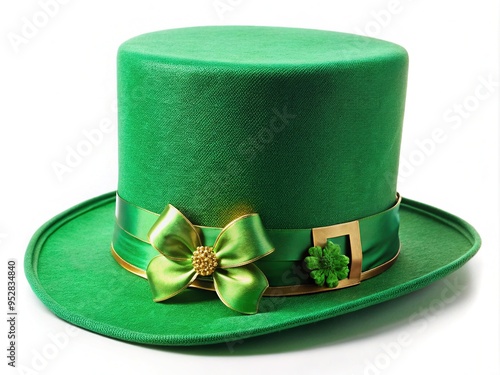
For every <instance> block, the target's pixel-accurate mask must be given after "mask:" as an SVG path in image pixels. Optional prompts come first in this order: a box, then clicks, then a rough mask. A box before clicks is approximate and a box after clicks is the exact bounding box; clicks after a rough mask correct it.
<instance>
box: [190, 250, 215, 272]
mask: <svg viewBox="0 0 500 375" xmlns="http://www.w3.org/2000/svg"><path fill="white" fill-rule="evenodd" d="M192 262H193V268H194V270H195V271H196V273H198V274H199V275H201V276H210V275H211V274H213V273H214V272H215V269H216V268H217V266H218V265H219V263H218V262H217V257H216V256H215V253H214V249H213V247H211V246H198V247H197V248H196V250H195V251H194V252H193V258H192Z"/></svg>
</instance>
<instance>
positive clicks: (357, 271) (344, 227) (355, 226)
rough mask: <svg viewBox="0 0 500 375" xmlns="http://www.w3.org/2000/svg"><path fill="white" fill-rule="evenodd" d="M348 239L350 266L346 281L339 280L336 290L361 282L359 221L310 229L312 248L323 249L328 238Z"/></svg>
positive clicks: (361, 250) (361, 261) (361, 254)
mask: <svg viewBox="0 0 500 375" xmlns="http://www.w3.org/2000/svg"><path fill="white" fill-rule="evenodd" d="M343 236H348V237H349V243H350V245H351V257H350V258H351V262H350V263H351V264H350V267H349V276H348V278H347V279H344V280H340V282H339V285H338V286H337V288H344V287H346V286H352V285H357V284H359V283H360V282H361V266H362V263H363V249H362V248H361V236H360V233H359V221H357V220H356V221H350V222H348V223H342V224H335V225H330V226H327V227H318V228H312V238H313V244H314V246H321V247H325V246H326V242H327V241H328V239H329V238H336V237H343Z"/></svg>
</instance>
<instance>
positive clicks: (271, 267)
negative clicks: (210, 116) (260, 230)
mask: <svg viewBox="0 0 500 375" xmlns="http://www.w3.org/2000/svg"><path fill="white" fill-rule="evenodd" d="M399 202H400V198H399V199H398V200H397V202H396V203H395V204H394V205H393V206H392V207H390V208H388V209H387V210H386V211H383V212H380V213H378V214H375V215H373V216H369V217H365V218H361V219H359V220H357V221H358V223H359V235H360V238H361V247H362V264H361V269H362V272H363V273H362V275H361V279H362V280H363V279H365V278H368V277H371V276H372V275H375V274H377V273H378V272H372V271H374V270H377V269H380V268H384V266H385V265H387V264H392V261H394V260H395V257H396V256H397V255H398V252H399V248H400V241H399V236H398V230H399ZM159 216H160V215H159V214H157V213H154V212H151V211H148V210H145V209H143V208H141V207H138V206H136V205H134V204H131V203H130V202H127V201H125V200H124V199H122V198H121V197H120V196H118V195H117V206H116V225H115V231H114V237H113V244H112V246H113V251H114V255H115V258H117V260H119V261H120V262H121V264H122V265H125V264H126V265H127V267H126V268H127V269H129V270H130V271H132V272H134V273H136V274H138V275H140V276H143V277H145V276H146V272H145V271H146V269H147V268H148V265H149V263H150V262H151V260H152V259H153V258H154V257H156V256H158V251H157V250H156V249H155V248H154V247H153V246H151V244H150V242H149V240H148V232H149V231H150V229H151V228H152V227H153V225H154V224H155V223H156V222H157V220H158V218H159ZM194 227H195V228H196V230H197V231H199V233H200V237H202V238H203V241H204V243H203V245H204V246H213V245H214V243H215V241H216V239H217V237H218V236H219V235H220V233H221V230H222V229H221V228H214V227H202V226H194ZM312 230H313V229H312V228H311V229H266V233H267V236H268V238H269V240H270V242H271V243H272V244H273V245H274V248H275V251H274V252H272V253H271V254H268V255H267V256H265V258H262V259H258V260H257V261H255V262H254V263H253V264H255V265H256V266H257V267H258V268H259V269H260V270H261V271H262V272H263V273H264V274H265V276H266V277H267V279H268V281H269V285H270V286H271V287H270V288H269V290H268V292H266V294H268V293H269V291H273V294H274V295H279V294H280V293H281V291H283V294H285V295H291V294H302V293H311V292H316V291H323V290H324V289H321V290H320V289H318V288H316V286H315V285H314V284H313V283H312V280H311V279H310V278H309V274H308V273H307V272H306V271H305V270H304V267H303V266H302V262H303V260H304V258H305V257H306V256H307V255H308V253H307V251H308V249H309V248H310V247H311V246H313V245H315V244H314V243H313V240H312ZM329 240H330V241H331V242H333V243H335V244H338V245H339V246H340V247H341V249H342V253H343V254H345V255H348V256H349V255H350V254H349V252H350V243H349V239H348V236H340V237H335V238H329ZM364 275H370V276H366V277H363V276H364ZM195 286H196V285H195ZM197 286H199V287H206V288H212V287H211V285H210V282H208V283H203V282H202V280H200V283H199V284H198V285H197ZM296 286H300V287H298V288H297V287H296ZM287 287H288V288H295V289H291V291H290V290H287V291H286V292H284V291H285V290H286V288H287ZM301 287H304V288H306V289H307V290H306V289H304V288H301ZM308 290H309V291H308ZM266 294H265V295H266Z"/></svg>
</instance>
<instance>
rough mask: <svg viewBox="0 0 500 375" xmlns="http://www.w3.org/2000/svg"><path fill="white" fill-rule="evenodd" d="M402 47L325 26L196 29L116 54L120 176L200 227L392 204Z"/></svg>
mask: <svg viewBox="0 0 500 375" xmlns="http://www.w3.org/2000/svg"><path fill="white" fill-rule="evenodd" d="M407 65H408V58H407V54H406V51H405V50H404V49H403V48H402V47H400V46H397V45H395V44H392V43H389V42H384V41H381V40H376V39H372V38H367V37H362V36H356V35H350V34H343V33H335V32H329V31H320V30H305V29H289V28H274V27H246V26H245V27H244V26H230V27H196V28H185V29H174V30H168V31H161V32H155V33H150V34H145V35H141V36H139V37H136V38H133V39H131V40H129V41H127V42H125V43H124V44H123V45H122V46H121V47H120V49H119V53H118V99H119V184H118V193H119V194H120V196H122V198H124V199H125V200H127V201H129V202H131V203H133V204H135V205H138V206H140V207H143V208H145V209H148V210H150V211H154V212H161V211H162V210H163V208H164V207H165V206H166V205H167V204H169V203H170V204H173V205H174V206H176V207H177V208H179V209H180V210H181V211H182V212H184V213H185V214H186V216H188V217H189V218H190V220H191V221H192V222H193V223H195V224H197V225H204V226H216V227H222V226H224V225H225V224H227V223H228V222H229V221H231V220H232V219H234V218H235V217H237V216H239V215H242V214H245V213H251V212H258V213H259V214H260V215H261V217H262V219H263V221H264V224H265V226H266V227H267V228H311V227H318V226H325V225H331V224H336V223H339V222H346V221H350V220H354V219H358V218H361V217H365V216H368V215H372V214H375V213H377V212H381V211H383V210H385V209H387V208H388V207H390V206H391V205H393V204H394V201H395V195H396V176H397V169H398V161H399V148H400V141H401V128H402V120H403V112H404V100H405V91H406V76H407Z"/></svg>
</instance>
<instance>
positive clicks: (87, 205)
mask: <svg viewBox="0 0 500 375" xmlns="http://www.w3.org/2000/svg"><path fill="white" fill-rule="evenodd" d="M114 202H115V193H114V192H113V193H110V194H107V195H104V196H101V197H97V198H95V199H93V200H90V201H87V202H84V203H81V204H80V205H78V206H76V207H74V208H72V209H70V210H68V211H66V212H63V213H61V214H60V215H58V216H57V217H55V218H53V219H52V220H50V221H49V222H48V223H46V224H45V225H44V226H43V227H41V228H40V229H39V230H38V232H37V233H36V234H35V235H34V236H33V238H32V240H31V242H30V244H29V247H28V250H27V252H26V256H25V262H24V265H25V273H26V277H27V278H28V281H29V283H30V284H31V286H32V288H33V290H34V292H35V293H36V294H37V295H38V297H39V298H40V299H41V300H42V301H43V303H44V304H45V305H46V306H47V307H48V308H49V309H50V310H51V311H53V312H54V313H55V314H56V315H57V316H59V317H61V318H62V319H65V320H67V321H69V322H71V323H73V324H75V325H77V326H80V327H83V328H86V329H88V330H91V331H94V332H97V333H100V334H103V335H106V336H110V337H114V338H118V339H121V340H126V341H132V342H139V343H149V344H156V345H195V344H211V343H218V342H227V341H230V340H240V339H244V338H246V337H251V336H257V335H262V334H265V333H269V332H275V331H278V330H282V329H285V328H291V327H295V326H299V325H303V324H307V323H311V322H315V321H319V320H322V319H326V318H331V317H334V316H337V315H340V314H345V313H348V312H351V311H355V310H358V309H361V308H364V307H367V306H370V305H373V304H376V303H379V302H383V301H386V300H389V299H392V298H396V297H398V296H401V295H404V294H407V293H410V292H412V291H414V290H417V289H419V288H422V287H424V286H426V285H428V284H430V283H431V282H433V281H435V280H437V279H439V278H442V277H444V276H446V275H448V274H449V273H450V272H452V271H454V270H456V269H457V268H459V267H460V266H462V265H463V264H464V263H465V262H466V261H467V260H469V259H470V258H471V257H472V256H473V255H474V254H475V253H476V252H477V250H478V248H479V245H480V239H479V236H478V234H477V233H476V231H475V230H474V229H473V228H472V227H471V226H470V225H469V224H467V223H466V222H464V221H463V220H461V219H459V218H457V217H455V216H453V215H450V214H448V213H445V212H443V211H440V210H438V209H436V208H433V207H430V206H426V205H424V204H422V203H418V202H414V201H411V200H408V199H403V202H402V204H401V210H400V215H401V227H400V237H401V241H402V247H403V249H402V252H401V255H400V256H399V258H398V260H397V262H396V263H395V264H394V265H393V266H392V267H391V268H390V269H389V270H387V271H386V272H384V273H383V274H381V275H379V276H377V277H374V278H372V279H369V280H366V281H363V282H362V283H361V284H360V285H358V286H355V287H352V288H346V289H341V290H337V291H333V292H328V293H318V294H311V295H304V296H296V297H280V298H273V297H263V298H262V301H261V304H260V312H259V314H256V315H241V314H239V313H237V312H234V311H232V310H230V309H228V308H227V307H225V306H224V305H223V304H221V303H220V301H219V300H218V298H217V295H216V294H215V293H213V292H207V291H203V290H195V289H189V290H186V291H185V292H184V293H182V294H181V295H178V296H177V297H176V298H175V299H172V300H170V301H167V302H164V303H155V302H153V301H152V299H151V292H150V290H149V286H148V282H147V281H146V280H144V279H143V278H141V277H138V276H136V275H133V274H131V273H130V272H128V271H126V270H125V269H123V268H122V267H121V266H120V265H118V264H117V263H116V262H115V260H114V259H113V257H112V256H111V254H110V249H109V242H110V237H109V236H110V233H111V232H112V231H113V228H114V212H115V203H114ZM297 339H300V338H299V337H298V338H297Z"/></svg>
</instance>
